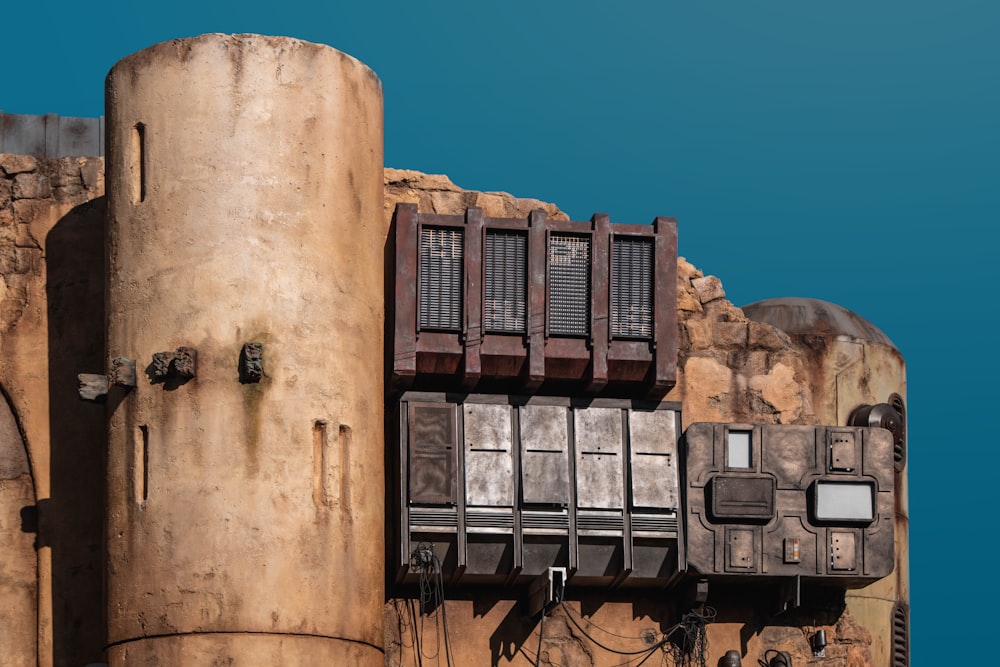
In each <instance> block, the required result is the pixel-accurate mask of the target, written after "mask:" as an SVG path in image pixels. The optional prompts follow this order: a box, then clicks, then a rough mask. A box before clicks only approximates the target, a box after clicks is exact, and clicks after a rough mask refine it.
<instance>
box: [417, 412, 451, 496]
mask: <svg viewBox="0 0 1000 667" xmlns="http://www.w3.org/2000/svg"><path fill="white" fill-rule="evenodd" d="M409 422H410V423H409V441H410V442H409V450H410V457H409V458H410V466H409V468H410V470H409V473H410V484H409V487H410V502H411V503H426V504H432V505H454V504H455V489H456V484H455V466H456V463H455V459H456V445H457V443H456V441H457V439H458V437H457V430H456V423H455V422H456V420H455V406H454V405H452V404H441V405H430V404H426V403H424V404H419V405H414V404H411V405H410V415H409Z"/></svg>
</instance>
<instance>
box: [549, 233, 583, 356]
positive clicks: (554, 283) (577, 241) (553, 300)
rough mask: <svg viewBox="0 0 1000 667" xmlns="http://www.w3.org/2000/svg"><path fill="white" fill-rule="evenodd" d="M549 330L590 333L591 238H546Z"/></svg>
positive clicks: (565, 235)
mask: <svg viewBox="0 0 1000 667" xmlns="http://www.w3.org/2000/svg"><path fill="white" fill-rule="evenodd" d="M549 333H551V334H554V335H566V336H586V335H587V334H589V333H590V237H589V236H583V235H580V234H552V235H551V236H550V237H549Z"/></svg>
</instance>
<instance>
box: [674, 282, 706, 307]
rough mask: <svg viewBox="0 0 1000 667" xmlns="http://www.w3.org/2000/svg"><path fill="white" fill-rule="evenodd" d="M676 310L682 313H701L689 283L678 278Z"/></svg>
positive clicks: (696, 296)
mask: <svg viewBox="0 0 1000 667" xmlns="http://www.w3.org/2000/svg"><path fill="white" fill-rule="evenodd" d="M677 310H679V311H681V312H684V313H700V312H701V311H702V307H701V301H700V300H699V299H698V295H697V294H695V291H694V290H693V289H692V288H691V282H690V281H689V280H688V279H687V278H681V277H680V276H678V278H677Z"/></svg>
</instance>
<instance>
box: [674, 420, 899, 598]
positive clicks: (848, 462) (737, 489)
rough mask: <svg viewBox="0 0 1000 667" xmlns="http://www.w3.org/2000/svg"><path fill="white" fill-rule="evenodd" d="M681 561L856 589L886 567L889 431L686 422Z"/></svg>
mask: <svg viewBox="0 0 1000 667" xmlns="http://www.w3.org/2000/svg"><path fill="white" fill-rule="evenodd" d="M683 441H684V450H685V469H686V475H685V477H686V479H685V482H684V491H685V494H686V499H685V505H686V507H685V524H686V525H685V532H686V539H687V544H686V551H685V553H686V559H687V560H686V567H687V568H688V569H689V571H691V572H692V573H698V574H701V575H705V576H710V577H715V578H719V579H732V580H745V579H746V578H748V577H757V578H767V577H771V578H785V577H800V578H801V579H802V580H804V581H809V580H812V581H816V582H825V583H833V584H837V585H840V586H844V587H858V586H863V585H866V584H869V583H871V582H872V581H874V580H876V579H881V578H882V577H885V576H886V575H888V574H889V573H890V572H892V568H893V562H894V561H893V512H894V487H893V484H894V475H893V438H892V434H891V433H890V432H889V431H887V430H885V429H882V428H860V427H849V426H837V427H834V426H783V425H759V424H758V425H753V424H709V423H697V424H691V425H690V426H689V427H688V429H687V431H686V432H685V434H684V438H683Z"/></svg>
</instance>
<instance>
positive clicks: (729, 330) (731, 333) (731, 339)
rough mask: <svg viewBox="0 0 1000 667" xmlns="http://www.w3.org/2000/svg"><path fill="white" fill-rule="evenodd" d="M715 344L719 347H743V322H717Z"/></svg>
mask: <svg viewBox="0 0 1000 667" xmlns="http://www.w3.org/2000/svg"><path fill="white" fill-rule="evenodd" d="M715 342H716V344H717V345H718V346H720V347H745V346H746V344H747V325H746V323H745V322H717V323H716V325H715Z"/></svg>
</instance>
